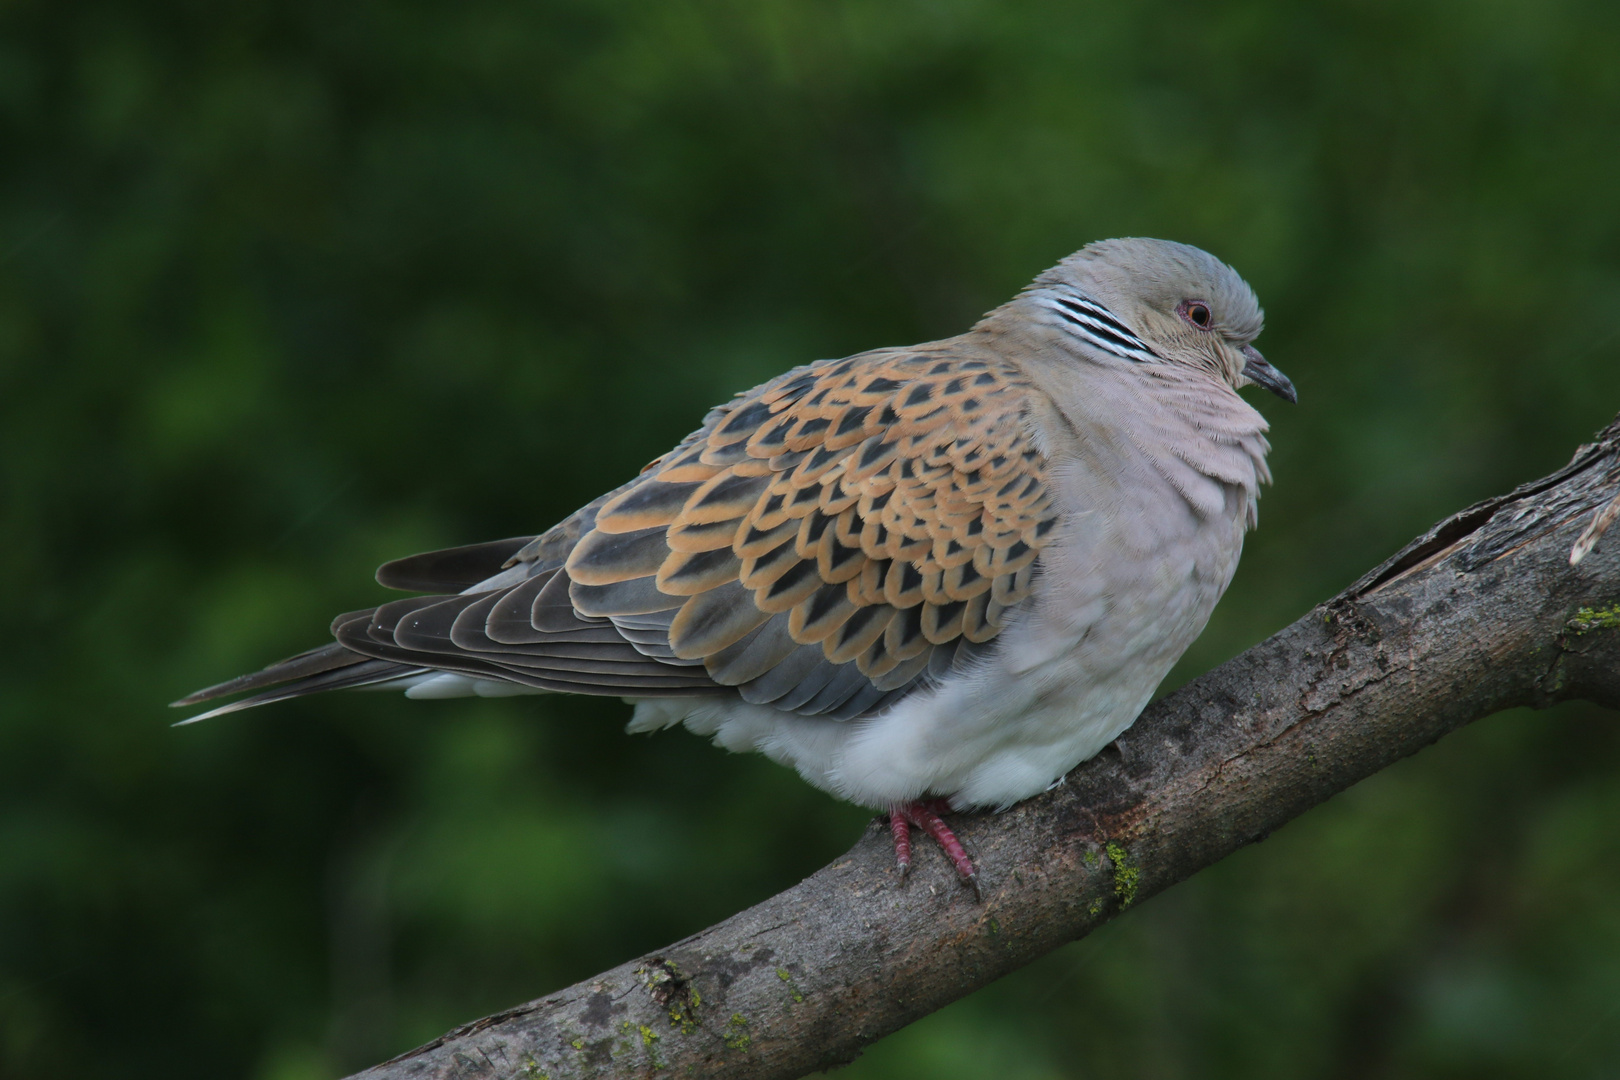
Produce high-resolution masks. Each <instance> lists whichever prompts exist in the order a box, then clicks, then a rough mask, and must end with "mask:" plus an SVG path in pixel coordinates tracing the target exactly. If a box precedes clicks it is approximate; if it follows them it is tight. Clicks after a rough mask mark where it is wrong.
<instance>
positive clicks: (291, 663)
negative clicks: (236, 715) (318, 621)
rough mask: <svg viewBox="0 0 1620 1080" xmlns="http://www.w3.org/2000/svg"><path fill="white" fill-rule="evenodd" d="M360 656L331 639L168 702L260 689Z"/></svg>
mask: <svg viewBox="0 0 1620 1080" xmlns="http://www.w3.org/2000/svg"><path fill="white" fill-rule="evenodd" d="M364 660H365V657H364V656H361V655H360V654H359V653H357V652H351V651H349V650H348V649H345V648H344V647H343V646H341V645H339V644H338V643H337V642H335V641H334V642H332V643H331V644H329V645H322V646H321V647H320V648H318V649H310V650H309V651H308V652H301V653H299V654H298V655H297V656H289V657H288V658H287V659H285V660H281V661H278V662H276V663H274V664H271V665H270V666H269V667H267V668H265V669H264V670H263V671H255V672H253V673H252V674H249V675H238V676H237V677H236V678H234V679H230V680H228V681H226V682H222V683H219V684H218V685H217V686H210V687H208V688H206V689H203V690H198V691H197V692H195V693H192V694H187V695H186V696H185V697H183V698H181V699H180V700H179V701H174V702H170V703H169V707H170V708H175V709H183V708H185V707H186V706H187V705H196V704H197V703H199V702H203V701H212V700H213V699H214V698H222V697H230V696H231V695H232V694H240V693H242V692H243V691H246V690H262V689H264V688H265V687H267V686H276V685H278V684H280V683H284V682H292V681H293V680H294V679H306V678H308V677H309V676H311V675H319V674H321V673H322V672H327V671H335V670H337V669H338V668H346V667H352V666H353V665H355V664H358V663H361V662H362V661H364Z"/></svg>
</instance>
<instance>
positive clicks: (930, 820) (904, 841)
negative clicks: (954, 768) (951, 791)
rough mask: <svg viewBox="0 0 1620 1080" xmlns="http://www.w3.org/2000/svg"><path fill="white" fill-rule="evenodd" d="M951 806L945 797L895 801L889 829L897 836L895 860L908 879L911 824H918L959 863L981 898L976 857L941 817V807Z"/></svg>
mask: <svg viewBox="0 0 1620 1080" xmlns="http://www.w3.org/2000/svg"><path fill="white" fill-rule="evenodd" d="M949 809H950V807H949V806H948V805H947V804H946V802H945V800H944V799H929V800H928V801H927V802H908V803H896V804H895V805H894V806H892V807H890V808H889V833H890V835H891V836H893V837H894V861H895V864H896V865H898V866H899V867H900V878H901V880H905V877H906V875H907V874H908V873H910V871H911V827H912V826H913V825H915V826H917V828H919V829H921V830H923V831H924V832H926V833H927V834H928V835H929V836H932V837H933V838H934V842H935V843H937V844H938V845H939V846H940V850H942V851H944V852H945V856H946V858H948V859H950V860H951V865H952V866H954V867H956V872H957V874H958V875H959V876H960V877H961V878H962V880H963V881H965V882H967V883H968V884H969V885H971V886H973V895H975V896H977V897H979V899H981V900H982V899H984V897H983V895H982V894H981V893H980V892H979V874H978V871H976V870H975V869H973V860H972V859H970V858H968V853H967V851H966V849H964V848H963V847H962V841H960V840H958V839H957V838H956V834H955V833H953V832H951V827H950V826H949V825H947V824H945V822H944V821H943V820H941V819H940V816H939V815H940V811H942V810H949Z"/></svg>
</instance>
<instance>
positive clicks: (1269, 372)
mask: <svg viewBox="0 0 1620 1080" xmlns="http://www.w3.org/2000/svg"><path fill="white" fill-rule="evenodd" d="M1243 360H1244V364H1243V377H1244V378H1245V379H1248V380H1249V381H1250V382H1252V383H1254V384H1255V385H1256V386H1263V387H1265V388H1266V389H1267V390H1270V391H1271V392H1272V393H1273V394H1276V395H1277V396H1278V397H1280V398H1282V399H1283V400H1284V401H1286V402H1288V404H1290V405H1297V404H1299V394H1298V393H1297V392H1295V390H1294V384H1293V383H1291V382H1289V381H1288V376H1286V375H1284V374H1283V373H1282V372H1280V371H1278V370H1277V369H1276V368H1274V367H1272V366H1271V364H1270V363H1268V362H1267V361H1266V358H1265V357H1263V356H1261V355H1260V350H1259V349H1257V348H1255V347H1254V346H1253V345H1245V346H1243Z"/></svg>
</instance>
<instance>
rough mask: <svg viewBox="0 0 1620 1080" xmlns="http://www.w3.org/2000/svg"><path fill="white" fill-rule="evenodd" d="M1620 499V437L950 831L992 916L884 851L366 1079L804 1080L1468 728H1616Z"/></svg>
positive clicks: (1469, 515) (1581, 454)
mask: <svg viewBox="0 0 1620 1080" xmlns="http://www.w3.org/2000/svg"><path fill="white" fill-rule="evenodd" d="M1617 490H1620V418H1617V420H1616V422H1615V423H1614V424H1611V425H1610V426H1609V428H1608V429H1607V430H1605V431H1604V432H1603V433H1602V434H1601V435H1600V436H1599V437H1598V440H1597V441H1596V442H1595V443H1593V444H1591V445H1589V446H1583V447H1582V448H1581V449H1580V450H1579V451H1578V452H1577V453H1576V455H1575V457H1574V459H1573V460H1572V461H1571V463H1570V464H1569V465H1568V466H1566V467H1565V468H1563V469H1561V470H1559V471H1558V472H1556V473H1554V474H1552V475H1551V476H1549V477H1547V478H1545V479H1543V480H1540V481H1537V482H1535V483H1533V484H1527V485H1525V486H1523V487H1521V488H1519V489H1518V490H1516V491H1514V492H1512V493H1511V494H1508V495H1504V496H1500V497H1498V498H1495V499H1491V500H1488V501H1486V502H1483V503H1480V504H1479V505H1477V506H1473V507H1470V508H1469V509H1467V510H1464V511H1463V512H1462V513H1460V514H1457V515H1455V516H1453V517H1451V518H1448V519H1447V520H1445V521H1443V522H1441V523H1440V524H1438V525H1436V526H1435V527H1434V528H1433V529H1431V530H1429V532H1427V533H1426V534H1424V535H1423V536H1421V537H1419V538H1418V539H1417V540H1415V541H1413V542H1412V543H1411V544H1409V545H1407V547H1406V548H1405V549H1403V550H1402V551H1401V552H1400V553H1398V554H1397V555H1396V556H1395V557H1394V558H1392V559H1390V560H1389V561H1388V562H1386V563H1384V564H1383V565H1382V566H1380V567H1378V568H1377V569H1375V570H1373V571H1372V572H1371V573H1369V574H1367V575H1366V576H1365V577H1364V578H1362V579H1361V580H1360V581H1358V582H1356V583H1355V584H1354V585H1352V586H1351V587H1350V588H1349V589H1347V590H1345V591H1344V592H1343V593H1341V594H1340V595H1338V596H1336V597H1334V598H1333V599H1332V600H1330V601H1328V602H1327V603H1325V604H1323V605H1321V606H1320V607H1317V608H1316V609H1315V610H1313V611H1311V612H1310V613H1309V614H1308V615H1306V616H1305V617H1304V618H1302V619H1300V620H1299V621H1298V622H1296V623H1294V624H1293V625H1292V626H1290V627H1288V628H1287V629H1285V630H1283V631H1282V632H1280V633H1278V634H1276V635H1275V636H1274V637H1272V638H1270V639H1269V640H1267V641H1265V642H1263V643H1261V644H1260V645H1257V646H1255V647H1254V648H1252V649H1250V650H1249V651H1247V652H1245V653H1244V654H1242V655H1241V656H1238V657H1236V658H1235V659H1233V660H1231V661H1229V662H1227V663H1225V664H1223V665H1221V666H1220V667H1219V668H1217V669H1215V670H1214V671H1211V672H1209V673H1208V674H1206V675H1204V676H1202V677H1200V678H1198V679H1196V680H1194V681H1193V682H1191V683H1189V684H1188V685H1187V686H1185V687H1183V688H1182V689H1181V690H1179V691H1177V692H1176V693H1174V694H1172V695H1170V696H1168V697H1166V698H1164V699H1163V700H1161V701H1159V702H1157V703H1155V704H1154V705H1152V706H1151V707H1150V708H1149V709H1148V710H1147V711H1146V712H1145V713H1144V714H1143V715H1142V717H1141V719H1140V720H1138V721H1137V723H1136V724H1135V726H1133V727H1132V728H1131V729H1130V730H1129V731H1127V732H1126V733H1125V734H1124V735H1123V736H1121V737H1120V739H1119V741H1118V742H1117V743H1116V744H1115V745H1114V746H1113V747H1110V748H1109V749H1108V750H1106V751H1105V752H1104V753H1102V754H1101V755H1099V756H1098V757H1097V758H1095V759H1093V760H1091V761H1089V762H1087V763H1085V764H1084V765H1082V766H1080V767H1079V768H1078V769H1076V770H1075V771H1074V772H1073V773H1072V774H1070V776H1069V777H1068V780H1067V783H1065V784H1064V785H1062V786H1060V787H1058V788H1056V789H1054V790H1052V791H1050V792H1048V793H1046V794H1045V795H1042V796H1040V797H1038V798H1034V799H1030V800H1028V801H1027V802H1024V803H1022V804H1020V805H1018V806H1016V807H1014V808H1013V809H1011V810H1009V811H1007V812H1005V813H1002V814H995V815H981V816H971V817H962V818H959V819H957V820H956V822H955V824H956V827H957V829H958V831H959V834H960V835H961V836H962V838H963V839H964V841H965V842H966V843H967V845H968V847H969V849H970V850H971V851H972V852H973V854H974V856H975V858H976V860H977V862H978V864H979V867H980V870H981V874H982V884H983V887H984V901H983V902H982V903H977V902H975V901H974V898H973V895H972V893H971V892H969V891H967V890H966V889H964V888H962V887H961V886H960V885H959V884H958V883H957V882H956V881H955V879H954V876H953V874H952V871H951V869H950V867H949V866H948V865H947V864H946V862H945V860H944V859H943V857H941V856H940V854H939V853H938V851H937V850H935V849H933V848H932V847H931V846H929V845H922V846H921V847H920V854H919V856H918V865H917V866H916V867H915V868H914V871H913V874H912V878H911V880H910V881H909V882H908V883H906V884H904V885H902V884H901V883H900V882H899V881H898V880H897V879H896V876H895V873H894V867H893V859H894V856H893V853H892V851H891V849H890V845H889V841H888V837H887V834H886V833H885V832H883V831H881V830H878V829H876V828H874V829H872V830H869V831H868V833H867V835H866V836H864V837H863V838H862V839H861V841H860V842H859V843H857V844H856V845H855V847H854V848H852V849H851V850H850V851H849V852H848V853H847V854H846V855H845V856H843V857H842V858H840V859H838V860H836V861H835V862H834V863H832V864H831V865H830V866H827V867H825V868H824V869H822V870H820V871H818V872H817V873H815V874H814V875H812V876H811V877H809V878H807V879H806V880H804V881H803V882H801V883H800V884H798V885H796V886H794V887H793V888H791V889H789V890H787V891H786V892H783V893H781V894H780V895H777V896H775V897H772V898H771V899H769V900H766V901H765V902H764V903H761V904H758V905H756V906H755V907H752V908H750V909H749V910H747V911H744V912H742V913H741V914H738V915H736V916H733V917H732V918H730V919H727V920H726V921H725V922H723V923H720V924H719V925H717V926H713V927H710V928H709V929H707V930H704V931H702V932H701V933H698V934H694V935H693V936H691V937H689V938H687V939H686V940H684V941H679V942H676V943H675V944H673V945H671V946H669V947H668V948H667V949H664V950H661V951H660V952H658V953H656V954H654V955H650V956H643V957H640V958H638V959H636V960H632V961H630V962H629V963H626V964H622V965H620V966H619V967H617V968H614V969H613V970H611V971H606V972H603V973H602V974H601V975H598V976H596V977H595V978H592V979H587V980H586V981H584V982H581V983H578V984H577V985H575V986H571V987H569V988H567V989H565V990H560V991H558V992H556V993H554V994H550V995H548V996H546V997H544V998H541V999H539V1000H536V1001H531V1002H528V1003H527V1004H524V1005H519V1006H517V1007H515V1008H512V1009H508V1010H506V1011H505V1012H502V1013H498V1014H496V1015H494V1016H490V1017H486V1018H485V1019H482V1020H479V1021H476V1022H475V1023H471V1024H467V1025H465V1026H463V1027H460V1028H457V1029H456V1030H454V1031H452V1032H450V1033H448V1034H447V1035H445V1036H444V1037H442V1038H440V1039H436V1040H434V1041H433V1042H431V1043H429V1044H428V1045H426V1046H423V1047H420V1048H419V1049H416V1050H413V1051H411V1052H409V1053H407V1054H404V1055H402V1056H401V1057H398V1058H395V1059H394V1060H393V1061H390V1062H387V1063H385V1064H383V1065H379V1066H377V1067H376V1068H373V1069H370V1070H367V1071H366V1072H364V1073H362V1074H360V1075H361V1076H363V1077H367V1078H370V1080H384V1078H387V1080H405V1078H407V1077H409V1078H427V1077H434V1078H449V1077H541V1076H545V1077H551V1078H557V1080H560V1078H563V1077H631V1076H636V1077H644V1076H645V1077H651V1076H673V1077H687V1076H702V1077H711V1078H720V1077H749V1078H766V1077H796V1076H801V1075H803V1074H805V1073H808V1072H812V1071H814V1070H817V1069H824V1068H827V1067H829V1066H833V1065H837V1064H840V1063H842V1062H847V1061H849V1060H851V1059H852V1058H854V1057H855V1056H856V1055H857V1054H858V1053H859V1052H860V1050H861V1048H862V1047H863V1046H865V1045H867V1044H868V1043H870V1042H872V1041H873V1040H875V1039H878V1038H880V1037H882V1036H883V1035H886V1034H888V1033H889V1032H891V1031H895V1030H896V1029H898V1028H901V1027H903V1026H905V1025H906V1024H908V1023H910V1022H911V1021H913V1020H916V1019H917V1018H919V1017H921V1016H924V1015H926V1014H927V1013H929V1012H932V1011H933V1010H935V1009H938V1008H941V1007H942V1006H944V1005H946V1004H948V1003H950V1002H952V1001H954V1000H956V999H957V998H960V997H962V996H964V995H966V994H969V993H971V992H972V991H974V990H976V989H978V988H979V987H981V986H984V985H985V984H987V983H989V982H991V981H993V980H995V979H997V978H999V977H1001V976H1002V975H1004V974H1006V973H1007V972H1009V971H1012V970H1014V969H1016V968H1018V967H1021V966H1023V965H1024V964H1027V963H1029V962H1030V961H1032V960H1034V959H1036V958H1037V957H1039V956H1041V955H1042V954H1044V953H1046V952H1048V951H1050V950H1051V949H1054V948H1056V947H1057V946H1059V945H1062V944H1064V943H1065V942H1069V941H1073V940H1075V939H1076V938H1079V937H1083V936H1084V935H1086V934H1087V933H1089V932H1091V931H1092V930H1093V929H1095V928H1096V927H1098V926H1100V925H1102V924H1103V923H1104V922H1106V921H1108V920H1109V919H1111V918H1114V917H1115V916H1116V915H1119V914H1120V913H1121V912H1123V911H1125V910H1126V909H1127V908H1129V907H1131V906H1132V905H1133V904H1136V903H1140V902H1142V901H1143V900H1144V899H1146V898H1147V897H1149V896H1152V895H1153V894H1154V893H1157V892H1159V891H1160V890H1161V889H1165V888H1167V887H1169V886H1170V885H1173V884H1174V883H1176V882H1178V881H1181V880H1183V879H1185V878H1188V877H1191V876H1192V875H1193V874H1195V873H1197V872H1198V871H1199V870H1201V869H1202V868H1204V867H1206V866H1209V865H1210V864H1212V863H1214V862H1216V861H1217V860H1219V859H1221V858H1223V857H1225V856H1226V855H1228V854H1230V853H1231V852H1233V851H1235V850H1237V849H1238V848H1240V847H1242V846H1243V845H1245V844H1248V843H1250V842H1252V841H1254V840H1257V839H1260V838H1262V837H1264V836H1266V835H1267V834H1268V833H1269V832H1271V831H1272V830H1273V829H1276V828H1278V827H1279V826H1281V825H1283V824H1286V823H1287V822H1288V821H1290V820H1292V819H1293V818H1295V817H1297V816H1298V815H1299V814H1301V813H1303V812H1304V811H1306V810H1308V809H1309V808H1311V807H1312V806H1315V805H1316V804H1318V803H1320V802H1322V801H1324V800H1325V799H1327V798H1328V797H1329V796H1331V795H1333V794H1334V793H1336V792H1339V791H1343V790H1344V789H1346V788H1348V787H1350V786H1351V785H1352V784H1354V783H1356V782H1357V781H1358V780H1361V779H1363V778H1365V777H1367V776H1370V775H1371V774H1373V773H1375V772H1377V771H1378V770H1379V769H1382V768H1384V767H1385V766H1386V765H1389V764H1391V763H1392V762H1395V761H1397V760H1399V759H1400V758H1403V757H1406V756H1407V755H1408V754H1411V753H1414V752H1415V751H1417V750H1420V749H1422V748H1423V747H1425V746H1427V745H1429V744H1430V743H1432V742H1434V741H1435V740H1437V739H1439V738H1440V737H1441V736H1442V735H1445V734H1446V733H1447V732H1449V731H1452V730H1454V729H1456V728H1458V727H1461V726H1463V725H1464V724H1467V723H1469V722H1471V721H1473V720H1476V719H1479V718H1481V717H1484V716H1488V715H1490V714H1491V713H1495V712H1498V711H1500V710H1502V709H1506V708H1509V707H1512V706H1517V705H1530V706H1536V707H1542V706H1547V705H1550V704H1553V703H1554V702H1558V701H1565V700H1570V699H1575V698H1584V699H1587V700H1590V701H1595V702H1599V703H1601V704H1604V705H1607V706H1609V707H1611V708H1613V707H1617V706H1620V529H1616V530H1614V533H1613V534H1611V535H1610V536H1608V537H1607V541H1606V542H1603V538H1602V537H1601V536H1600V535H1593V534H1595V533H1601V532H1602V530H1603V528H1605V527H1606V524H1605V523H1606V522H1608V521H1612V520H1613V519H1614V517H1615V515H1616V512H1617V511H1620V495H1617ZM1594 541H1595V542H1596V546H1595V548H1593V547H1592V543H1593V542H1594ZM1583 547H1584V548H1587V549H1590V550H1589V551H1587V553H1585V554H1584V557H1581V558H1579V559H1578V560H1574V561H1573V562H1572V554H1573V553H1574V552H1576V551H1577V550H1578V549H1580V548H1583Z"/></svg>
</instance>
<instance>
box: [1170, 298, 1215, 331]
mask: <svg viewBox="0 0 1620 1080" xmlns="http://www.w3.org/2000/svg"><path fill="white" fill-rule="evenodd" d="M1178 313H1179V314H1180V315H1181V317H1182V318H1183V319H1186V320H1187V321H1188V322H1190V323H1192V324H1193V325H1194V326H1196V327H1198V329H1200V330H1208V329H1209V327H1210V324H1211V323H1213V322H1214V321H1215V316H1213V315H1211V314H1210V311H1209V305H1208V304H1206V303H1204V302H1203V301H1202V300H1183V301H1182V302H1181V306H1180V308H1179V309H1178Z"/></svg>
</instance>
